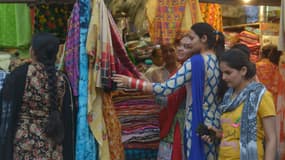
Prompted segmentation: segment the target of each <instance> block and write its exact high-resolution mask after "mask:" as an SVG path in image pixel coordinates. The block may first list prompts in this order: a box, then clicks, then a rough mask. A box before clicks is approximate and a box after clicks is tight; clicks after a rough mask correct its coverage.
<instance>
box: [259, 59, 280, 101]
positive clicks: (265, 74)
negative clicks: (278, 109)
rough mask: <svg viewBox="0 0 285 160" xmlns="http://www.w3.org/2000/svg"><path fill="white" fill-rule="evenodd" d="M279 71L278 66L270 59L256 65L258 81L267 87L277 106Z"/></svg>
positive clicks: (262, 60)
mask: <svg viewBox="0 0 285 160" xmlns="http://www.w3.org/2000/svg"><path fill="white" fill-rule="evenodd" d="M278 73H279V71H278V68H277V66H276V65H274V64H273V63H272V62H270V60H269V59H268V58H263V59H261V60H260V61H259V62H257V63H256V75H257V77H258V80H259V81H260V82H261V83H262V84H264V85H265V87H266V89H268V90H269V91H270V92H271V94H272V96H273V99H274V103H275V104H276V98H277V93H278V82H279V79H280V78H279V77H280V76H279V74H278Z"/></svg>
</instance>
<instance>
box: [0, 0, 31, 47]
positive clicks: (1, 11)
mask: <svg viewBox="0 0 285 160" xmlns="http://www.w3.org/2000/svg"><path fill="white" fill-rule="evenodd" d="M0 33H1V34H0V47H5V48H8V47H9V48H10V47H13V48H16V47H27V46H28V45H29V43H30V40H31V37H32V27H31V18H30V10H29V7H28V6H27V5H26V4H5V3H4V4H1V5H0Z"/></svg>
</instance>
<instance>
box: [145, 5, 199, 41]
mask: <svg viewBox="0 0 285 160" xmlns="http://www.w3.org/2000/svg"><path fill="white" fill-rule="evenodd" d="M146 16H147V19H148V23H149V33H150V37H151V40H152V41H153V42H155V43H171V42H173V41H174V39H175V37H176V34H177V33H178V32H183V31H188V30H189V28H190V27H191V26H192V25H193V24H194V23H197V22H202V21H203V20H202V16H201V12H200V7H199V2H198V0H179V1H171V2H170V1H168V0H163V1H158V0H148V2H147V3H146Z"/></svg>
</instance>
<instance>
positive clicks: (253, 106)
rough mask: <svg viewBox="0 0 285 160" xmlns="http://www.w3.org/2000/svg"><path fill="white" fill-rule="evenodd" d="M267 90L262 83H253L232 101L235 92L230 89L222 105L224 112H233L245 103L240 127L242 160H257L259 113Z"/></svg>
mask: <svg viewBox="0 0 285 160" xmlns="http://www.w3.org/2000/svg"><path fill="white" fill-rule="evenodd" d="M265 90H266V88H265V87H264V85H262V84H261V83H257V82H252V83H250V84H249V85H247V86H246V87H245V88H244V89H243V90H242V91H241V92H240V93H239V94H238V95H237V96H236V98H234V99H232V98H231V97H232V95H233V92H234V90H233V89H232V88H230V89H229V90H228V91H227V92H226V94H225V96H224V98H223V102H222V104H221V108H222V111H223V112H231V111H233V110H235V109H236V108H237V107H238V106H240V105H241V104H242V103H244V107H243V109H242V115H241V127H240V159H241V160H251V159H253V160H255V159H256V160H257V159H258V154H257V144H256V141H257V133H256V132H257V129H256V124H257V122H256V120H257V111H258V107H259V104H260V101H261V98H262V96H263V94H264V93H265Z"/></svg>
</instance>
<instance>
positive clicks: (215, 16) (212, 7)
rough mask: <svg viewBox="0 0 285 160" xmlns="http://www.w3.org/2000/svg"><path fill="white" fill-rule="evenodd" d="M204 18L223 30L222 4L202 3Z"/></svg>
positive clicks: (214, 26)
mask: <svg viewBox="0 0 285 160" xmlns="http://www.w3.org/2000/svg"><path fill="white" fill-rule="evenodd" d="M200 10H201V14H202V18H203V20H204V21H205V22H207V23H209V24H210V25H211V26H213V28H215V29H216V30H218V31H221V32H222V31H223V21H222V19H223V18H222V10H221V5H220V4H215V3H200Z"/></svg>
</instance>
